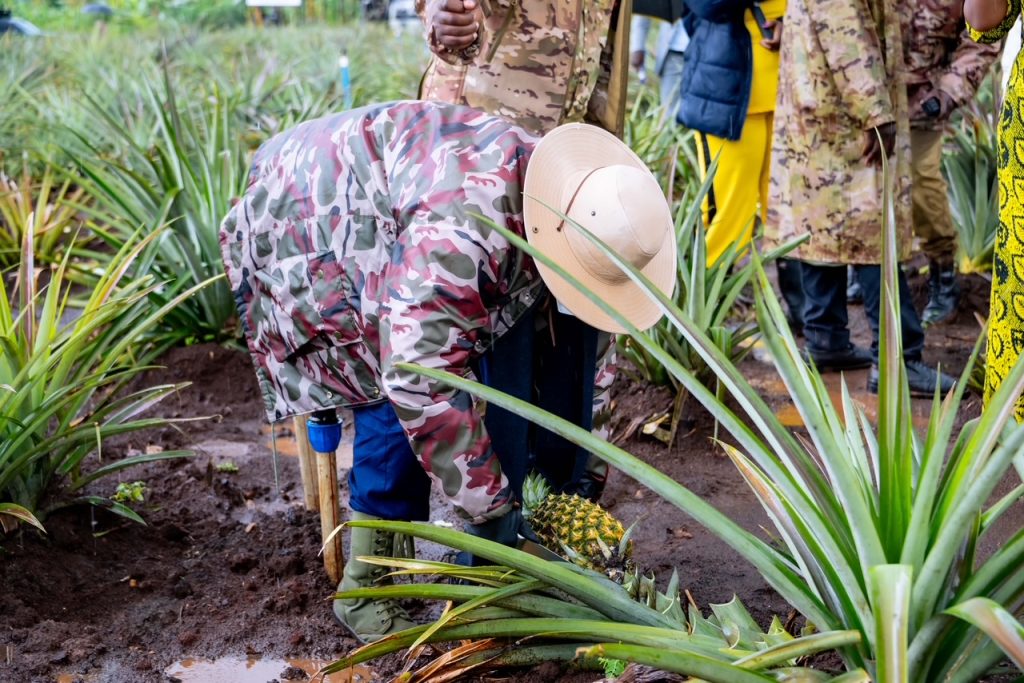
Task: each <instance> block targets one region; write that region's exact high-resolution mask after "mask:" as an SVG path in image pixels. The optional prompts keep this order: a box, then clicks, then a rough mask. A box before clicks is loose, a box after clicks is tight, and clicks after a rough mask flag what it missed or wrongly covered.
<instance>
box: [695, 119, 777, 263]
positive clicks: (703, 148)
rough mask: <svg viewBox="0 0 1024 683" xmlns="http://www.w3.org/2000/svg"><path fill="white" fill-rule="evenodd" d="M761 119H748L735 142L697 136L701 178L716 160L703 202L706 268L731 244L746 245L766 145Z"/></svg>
mask: <svg viewBox="0 0 1024 683" xmlns="http://www.w3.org/2000/svg"><path fill="white" fill-rule="evenodd" d="M765 116H766V115H765V114H755V115H753V116H751V117H748V119H747V123H746V124H745V125H744V126H743V136H742V137H741V138H740V139H739V140H736V141H733V140H726V139H724V138H719V137H716V136H714V135H706V134H704V133H700V132H698V133H697V158H698V161H699V163H700V168H701V173H702V174H703V175H704V176H705V177H706V174H707V173H708V171H709V170H710V167H711V164H712V162H714V161H715V159H717V160H718V167H717V169H716V170H715V179H714V181H713V182H712V186H711V190H710V191H709V192H708V194H707V196H706V197H705V198H704V224H705V225H706V226H707V234H706V237H705V240H706V242H707V260H708V265H709V266H711V265H713V264H714V263H715V262H716V261H717V260H718V259H719V258H720V257H721V256H722V254H723V253H725V251H726V250H727V249H728V248H729V247H730V246H731V245H732V244H734V243H738V244H739V246H741V247H742V246H743V245H745V244H747V243H748V242H749V241H750V236H751V234H752V233H753V228H754V220H755V217H756V216H757V210H758V208H757V207H758V199H759V195H760V192H761V188H760V182H759V181H760V170H761V165H762V162H763V160H764V154H765V152H764V150H765V145H767V144H768V142H767V136H768V130H767V129H766V127H765V125H764V124H763V119H764V118H765ZM752 119H756V122H755V124H754V125H750V121H751V120H752ZM759 123H760V124H761V125H758V124H759ZM751 169H756V173H757V175H752V171H751Z"/></svg>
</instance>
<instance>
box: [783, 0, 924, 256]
mask: <svg viewBox="0 0 1024 683" xmlns="http://www.w3.org/2000/svg"><path fill="white" fill-rule="evenodd" d="M903 68H904V63H903V44H902V37H901V26H900V16H899V13H898V10H897V0H789V4H788V6H787V11H786V29H785V31H784V32H783V36H782V49H781V55H780V66H779V98H778V101H777V105H776V109H775V121H774V135H773V141H772V160H771V180H770V191H769V200H768V220H767V227H766V231H765V232H766V235H767V236H768V237H769V239H770V240H771V241H774V242H777V243H784V242H786V241H788V240H789V239H791V238H794V237H798V236H801V235H804V234H808V233H809V234H810V240H809V241H808V242H805V243H804V244H803V245H801V246H800V247H799V248H798V249H797V250H796V251H794V252H793V253H792V254H791V255H792V256H793V257H794V258H799V259H803V260H806V261H813V262H817V263H835V264H839V263H879V262H880V261H881V246H882V242H881V239H880V238H881V225H882V215H883V213H884V208H883V192H882V190H883V182H884V179H883V174H882V168H881V166H880V165H873V164H868V163H866V162H865V161H864V159H863V149H864V143H865V140H866V137H865V135H866V134H867V132H869V131H871V130H872V129H873V128H874V127H876V126H879V125H881V124H883V123H890V122H895V123H896V131H897V135H896V148H895V153H894V155H893V157H892V158H891V159H890V172H891V178H890V182H891V183H892V187H893V192H894V197H895V201H896V230H897V243H898V245H899V249H900V251H901V255H902V256H906V255H907V254H908V253H909V249H910V232H909V229H910V224H911V220H910V129H909V125H908V121H907V116H906V112H907V97H906V89H905V88H904V86H903V82H902V74H901V72H902V70H903Z"/></svg>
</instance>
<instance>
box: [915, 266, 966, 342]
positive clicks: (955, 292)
mask: <svg viewBox="0 0 1024 683" xmlns="http://www.w3.org/2000/svg"><path fill="white" fill-rule="evenodd" d="M959 304H960V285H959V284H958V283H957V281H956V266H940V265H939V264H937V263H935V262H934V261H933V262H932V263H931V265H930V266H929V268H928V305H927V306H925V307H924V313H923V314H922V315H921V324H922V325H924V326H925V327H928V326H929V325H937V324H939V323H944V322H947V321H949V320H952V319H953V318H955V317H956V309H957V306H958V305H959Z"/></svg>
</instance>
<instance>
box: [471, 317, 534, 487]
mask: <svg viewBox="0 0 1024 683" xmlns="http://www.w3.org/2000/svg"><path fill="white" fill-rule="evenodd" d="M534 315H535V313H534V312H533V311H531V312H529V313H527V314H526V315H524V316H523V317H522V318H521V319H520V320H519V321H518V322H516V324H515V325H513V326H512V329H510V330H508V331H507V332H506V333H505V334H504V335H502V336H501V337H500V338H499V339H498V340H497V341H495V342H494V345H493V346H492V347H491V349H490V350H489V351H488V352H487V353H486V354H484V357H483V358H481V359H480V363H479V373H478V374H479V379H480V381H481V382H482V383H484V384H486V385H487V386H489V387H491V388H492V389H497V390H498V391H501V392H503V393H506V394H509V395H510V396H513V397H514V398H518V399H521V400H523V401H530V402H532V401H533V373H532V372H531V369H532V367H533V362H534V361H533V357H534V345H535V342H534V338H535V337H536V336H537V332H536V331H535V329H534ZM484 425H485V426H486V427H487V434H488V435H489V436H490V437H491V445H492V448H493V449H494V452H495V453H496V454H497V455H498V462H500V463H501V471H502V472H504V473H505V476H506V477H507V478H508V481H509V484H510V485H511V486H512V491H513V492H514V493H515V496H516V500H520V499H521V498H522V495H523V481H524V480H525V479H526V472H527V468H528V467H529V462H528V458H529V450H530V430H531V425H530V422H529V420H527V419H526V418H524V417H522V416H521V415H517V414H515V413H513V412H510V411H508V410H505V409H504V408H501V407H499V406H496V405H488V406H487V413H486V414H485V415H484Z"/></svg>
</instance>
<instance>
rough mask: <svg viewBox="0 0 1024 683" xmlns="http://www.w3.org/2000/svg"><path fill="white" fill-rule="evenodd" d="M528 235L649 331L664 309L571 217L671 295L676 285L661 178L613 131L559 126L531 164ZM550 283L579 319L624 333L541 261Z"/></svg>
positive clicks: (527, 188) (526, 202)
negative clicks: (657, 178) (566, 218)
mask: <svg viewBox="0 0 1024 683" xmlns="http://www.w3.org/2000/svg"><path fill="white" fill-rule="evenodd" d="M524 194H525V198H524V205H523V219H524V221H525V223H526V226H525V227H526V238H527V240H529V242H530V244H532V245H533V246H535V247H536V248H537V249H539V250H540V251H541V253H543V254H544V255H545V256H547V257H548V258H550V259H552V260H553V261H554V262H555V263H557V264H558V265H559V266H560V267H561V268H563V269H565V271H566V272H567V273H569V274H570V275H572V276H573V277H575V278H576V279H577V280H579V281H580V282H582V283H583V284H584V285H586V286H587V288H589V289H590V291H591V292H593V293H594V294H596V295H597V297H599V298H600V299H601V300H603V301H605V302H607V303H608V304H610V305H611V307H612V308H614V309H615V310H616V311H618V312H619V313H620V314H622V315H623V317H625V318H626V320H628V321H629V322H630V323H632V324H633V325H634V326H636V327H637V328H639V329H641V330H646V329H647V328H649V327H650V326H651V325H653V324H654V323H656V322H657V321H658V320H659V319H660V318H661V309H660V308H659V307H658V304H657V303H656V302H655V301H654V300H652V299H651V297H650V296H649V295H648V294H646V293H645V292H644V291H643V290H642V289H641V288H640V287H639V286H638V285H637V284H635V283H634V282H633V281H632V280H631V279H629V276H628V275H627V273H626V272H625V271H624V270H622V269H621V268H619V266H618V265H617V264H616V263H615V262H614V261H612V260H611V259H610V258H609V257H608V256H607V255H606V254H604V253H603V252H602V251H601V250H600V248H599V247H598V246H597V245H595V244H594V243H593V242H592V241H591V240H590V239H589V238H588V237H587V236H586V235H585V234H583V233H582V232H581V231H580V230H578V229H577V228H576V227H575V226H574V225H573V224H572V222H570V221H566V220H563V219H562V216H561V215H560V213H559V212H561V214H565V215H566V216H568V217H569V218H571V219H572V220H573V221H576V223H578V224H579V225H581V226H583V227H584V228H586V229H587V230H588V231H589V232H590V233H592V234H593V235H594V236H596V237H597V238H599V239H600V240H601V241H602V242H604V243H605V244H607V245H608V246H609V247H610V248H611V249H612V250H613V251H614V252H615V253H617V254H619V255H620V256H622V257H623V258H624V259H625V260H626V261H627V262H629V263H631V264H632V265H633V266H634V267H635V268H637V269H638V270H639V271H640V272H642V273H643V274H644V275H645V276H647V278H648V279H649V280H650V281H651V282H652V283H653V284H654V285H655V286H656V287H657V288H658V289H660V290H661V291H662V292H665V293H666V294H668V295H669V296H671V294H672V291H673V288H674V286H675V282H676V237H675V230H674V226H673V222H672V212H671V211H670V209H669V206H668V201H667V200H666V199H665V194H664V192H662V190H661V187H660V186H659V185H658V181H657V180H655V178H654V175H653V174H652V173H651V171H650V169H648V168H647V166H646V165H645V164H644V163H643V161H641V160H640V157H638V156H637V155H636V154H634V153H633V150H631V149H629V147H627V146H626V145H625V144H624V143H623V142H622V141H621V140H619V139H618V138H616V137H615V136H614V135H612V134H611V133H609V132H607V131H605V130H603V129H601V128H598V127H596V126H591V125H587V124H582V123H570V124H566V125H563V126H559V127H558V128H555V129H554V130H552V131H551V132H549V133H548V134H547V135H545V136H544V137H543V138H541V140H540V142H539V143H538V144H537V146H536V147H535V148H534V151H533V154H532V155H531V156H530V160H529V163H528V165H527V167H526V181H525V184H524ZM537 270H538V271H540V276H541V277H542V278H543V279H544V283H545V284H546V285H547V287H548V289H549V290H550V291H551V293H552V294H553V295H554V297H555V299H557V300H558V302H559V303H560V304H562V305H563V306H564V307H565V308H567V309H568V310H569V311H570V312H571V313H572V314H573V315H575V316H576V317H577V318H579V319H580V320H582V321H584V322H586V323H588V324H589V325H591V326H593V327H596V328H597V329H599V330H605V331H607V332H625V329H624V328H623V327H622V325H620V324H619V323H618V322H616V321H615V320H614V319H613V318H612V317H611V316H609V315H608V314H607V313H605V312H604V311H603V310H601V309H600V308H599V307H598V305H597V304H595V303H594V302H593V301H592V300H591V299H590V298H589V297H588V296H587V295H586V294H584V293H583V292H581V291H580V290H578V289H577V288H576V287H575V286H574V285H573V284H572V283H570V282H568V281H567V280H565V279H563V278H562V277H561V276H559V275H558V274H557V273H555V272H554V271H553V270H551V269H550V268H548V267H546V266H545V265H544V264H542V263H540V262H539V261H538V262H537Z"/></svg>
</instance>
